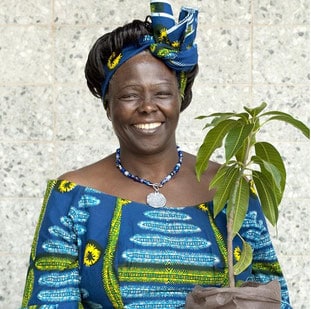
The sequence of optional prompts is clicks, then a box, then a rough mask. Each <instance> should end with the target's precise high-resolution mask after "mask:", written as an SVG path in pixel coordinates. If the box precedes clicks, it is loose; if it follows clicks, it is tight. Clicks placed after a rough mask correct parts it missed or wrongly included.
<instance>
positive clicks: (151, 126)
mask: <svg viewBox="0 0 311 309" xmlns="http://www.w3.org/2000/svg"><path fill="white" fill-rule="evenodd" d="M160 125H161V122H153V123H139V124H136V125H135V127H136V128H138V129H141V130H152V129H155V128H157V127H159V126H160Z"/></svg>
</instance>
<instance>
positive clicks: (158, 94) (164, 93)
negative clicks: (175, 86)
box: [156, 91, 171, 98]
mask: <svg viewBox="0 0 311 309" xmlns="http://www.w3.org/2000/svg"><path fill="white" fill-rule="evenodd" d="M156 96H157V97H159V98H167V97H169V96H171V93H170V92H165V91H161V92H158V93H157V94H156Z"/></svg>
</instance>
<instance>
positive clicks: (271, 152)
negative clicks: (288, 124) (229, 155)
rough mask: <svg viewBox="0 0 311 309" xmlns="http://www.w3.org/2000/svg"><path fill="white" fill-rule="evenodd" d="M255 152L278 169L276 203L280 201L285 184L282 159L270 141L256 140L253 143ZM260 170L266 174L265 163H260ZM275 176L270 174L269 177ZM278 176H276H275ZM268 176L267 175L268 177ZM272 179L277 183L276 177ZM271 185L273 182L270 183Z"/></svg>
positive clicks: (284, 170)
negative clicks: (256, 141)
mask: <svg viewBox="0 0 311 309" xmlns="http://www.w3.org/2000/svg"><path fill="white" fill-rule="evenodd" d="M255 153H256V156H257V157H258V158H260V160H262V161H265V162H269V163H270V164H272V165H274V166H275V167H276V168H277V170H278V171H279V176H280V182H279V184H280V186H279V190H278V191H275V193H276V197H277V201H278V203H280V202H281V200H282V196H283V193H284V190H285V185H286V169H285V166H284V163H283V159H282V157H281V155H280V153H279V152H278V150H277V149H276V148H275V147H274V146H273V145H271V144H270V143H267V142H258V143H256V144H255ZM261 170H262V172H263V173H264V174H267V173H268V172H269V171H268V170H267V165H261ZM273 176H276V175H272V174H271V177H273ZM276 177H278V176H276ZM268 178H269V177H268ZM273 181H274V182H275V183H276V184H277V181H278V178H276V179H275V178H273ZM271 185H273V182H272V184H271ZM277 193H279V194H277Z"/></svg>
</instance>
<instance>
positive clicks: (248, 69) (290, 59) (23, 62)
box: [0, 0, 310, 309]
mask: <svg viewBox="0 0 311 309" xmlns="http://www.w3.org/2000/svg"><path fill="white" fill-rule="evenodd" d="M172 2H174V8H175V14H177V13H178V10H179V8H180V6H181V5H182V4H187V5H188V6H197V7H198V8H199V9H200V16H199V18H200V23H199V24H200V26H199V30H198V38H197V43H198V45H199V51H200V74H199V77H198V79H197V81H196V84H195V94H194V99H193V103H192V105H191V106H190V107H189V108H188V110H186V111H185V112H184V113H183V115H182V117H181V120H180V127H179V131H178V141H179V144H180V145H181V146H182V148H183V149H184V150H187V151H190V152H193V153H196V151H197V149H198V146H199V145H200V143H201V141H202V137H203V133H204V132H202V130H201V128H202V125H203V124H202V123H201V122H199V121H198V120H194V117H195V116H197V115H199V114H202V113H203V114H207V113H210V112H213V111H224V110H228V111H230V110H241V106H242V105H249V106H255V105H258V104H259V103H260V102H261V101H262V100H265V101H267V102H268V103H269V104H270V108H271V109H280V110H282V111H284V112H289V113H292V114H293V115H295V116H297V117H299V118H300V119H301V120H303V121H305V122H308V121H309V50H308V48H309V33H308V30H309V7H308V5H309V1H307V0H269V1H268V0H236V1H234V0H208V1H207V0H201V1H200V0H197V1H194V0H193V1H181V0H176V1H172ZM138 3H139V4H138ZM148 13H149V1H147V0H142V1H134V0H133V1H130V0H123V1H122V0H102V1H99V0H75V1H73V0H28V1H17V0H15V1H13V2H12V1H11V0H2V1H1V4H0V59H1V60H0V61H1V65H0V104H1V111H0V144H1V146H0V179H1V180H2V181H1V183H0V220H1V223H2V225H1V232H0V243H1V249H0V308H6V309H11V308H12V309H13V308H18V306H19V304H20V301H21V297H22V290H23V285H24V281H25V274H26V268H27V262H28V256H29V252H30V244H31V241H32V236H33V232H34V228H35V224H36V221H37V219H38V214H39V210H40V207H41V201H42V196H43V193H44V189H45V184H46V180H47V179H49V178H54V177H57V176H58V175H60V174H62V173H63V172H65V171H67V170H69V169H73V168H77V167H80V166H82V165H85V164H87V163H90V162H93V161H95V160H98V159H99V158H101V157H102V156H104V155H107V154H108V153H110V152H112V151H114V150H115V148H116V146H117V142H116V139H115V137H114V134H113V132H112V130H111V126H110V123H109V122H108V121H107V119H106V117H105V112H104V110H103V109H102V107H101V103H100V102H99V101H97V100H96V99H94V98H93V97H92V96H91V95H90V94H89V93H88V90H87V89H86V85H85V81H84V73H83V68H84V63H85V61H86V56H87V53H88V50H89V48H90V47H91V45H92V43H93V42H94V41H95V39H96V38H97V37H98V36H100V35H101V34H103V33H104V32H106V31H108V30H110V29H112V28H114V27H115V26H118V25H120V24H123V23H125V22H126V21H130V20H131V19H133V18H144V16H145V15H146V14H148ZM264 137H267V138H269V139H270V141H271V142H275V143H276V144H277V147H278V149H279V150H280V152H281V153H282V155H283V157H284V160H285V163H286V167H287V170H288V183H287V189H286V192H285V197H284V201H283V202H282V205H281V214H280V221H279V225H278V235H276V232H275V230H274V229H271V233H272V236H273V241H274V244H275V247H276V250H277V252H278V255H279V258H280V261H281V264H282V266H283V270H284V273H285V275H286V278H287V280H288V284H289V288H290V294H291V299H292V303H293V306H294V308H309V306H310V304H309V214H310V210H309V189H308V188H309V143H308V141H307V140H306V139H305V138H304V137H302V136H301V135H300V134H298V133H297V131H296V130H295V129H293V128H290V127H288V126H286V125H278V124H276V123H274V124H271V125H270V126H269V127H267V128H266V131H265V132H264ZM220 159H221V158H220Z"/></svg>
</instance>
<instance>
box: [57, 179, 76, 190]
mask: <svg viewBox="0 0 311 309" xmlns="http://www.w3.org/2000/svg"><path fill="white" fill-rule="evenodd" d="M75 186H76V184H75V183H73V182H70V181H68V180H61V181H60V183H59V185H58V190H59V192H61V193H65V192H69V191H71V190H72V189H73V188H74V187H75Z"/></svg>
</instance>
